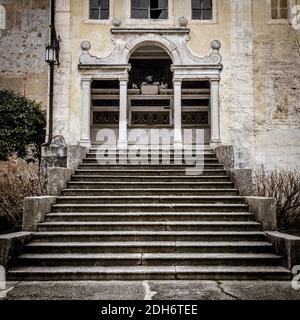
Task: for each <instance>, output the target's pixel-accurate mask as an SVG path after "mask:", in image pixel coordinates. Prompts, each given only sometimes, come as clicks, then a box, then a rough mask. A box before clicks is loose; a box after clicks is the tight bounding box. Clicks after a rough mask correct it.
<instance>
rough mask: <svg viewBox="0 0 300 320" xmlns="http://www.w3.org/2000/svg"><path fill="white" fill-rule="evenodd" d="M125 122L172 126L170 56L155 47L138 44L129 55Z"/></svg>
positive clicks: (142, 126) (154, 126)
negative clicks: (126, 120)
mask: <svg viewBox="0 0 300 320" xmlns="http://www.w3.org/2000/svg"><path fill="white" fill-rule="evenodd" d="M129 64H130V65H131V70H130V72H129V81H128V125H129V127H130V128H149V129H151V128H157V127H164V128H171V127H172V125H173V115H172V105H173V73H172V70H171V66H172V59H171V58H170V56H169V55H168V54H167V52H166V51H165V50H164V49H162V48H161V47H159V46H155V45H144V46H140V47H138V48H137V49H136V50H135V51H134V52H133V53H132V54H131V56H130V59H129Z"/></svg>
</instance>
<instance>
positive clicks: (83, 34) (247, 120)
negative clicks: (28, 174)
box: [0, 0, 300, 169]
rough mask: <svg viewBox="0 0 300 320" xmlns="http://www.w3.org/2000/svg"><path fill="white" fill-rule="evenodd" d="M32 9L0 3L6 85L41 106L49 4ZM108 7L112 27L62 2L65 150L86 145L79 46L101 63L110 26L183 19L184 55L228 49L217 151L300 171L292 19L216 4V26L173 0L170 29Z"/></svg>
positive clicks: (297, 63) (117, 4) (299, 91)
mask: <svg viewBox="0 0 300 320" xmlns="http://www.w3.org/2000/svg"><path fill="white" fill-rule="evenodd" d="M26 3H27V4H25V2H20V1H4V0H0V4H3V5H4V6H5V7H6V10H7V30H0V39H1V52H0V64H1V77H0V86H1V87H11V88H16V89H17V90H19V91H21V92H23V93H26V94H27V95H29V96H31V97H33V98H36V99H37V100H40V101H43V102H45V101H46V79H47V73H46V70H47V66H46V65H45V64H44V62H43V51H44V43H45V42H46V35H47V31H48V28H47V25H48V17H47V15H48V9H47V6H48V1H29V2H26ZM295 3H296V2H295V1H294V0H291V1H290V4H291V5H293V4H295ZM110 4H111V7H110V19H109V20H105V21H91V20H89V19H88V0H84V1H82V0H72V1H70V0H65V1H57V17H56V19H57V23H56V28H57V33H58V34H59V35H60V36H61V38H62V43H61V45H62V50H61V66H60V68H58V69H56V73H55V88H54V91H55V99H54V104H55V105H54V134H55V135H62V136H63V137H64V139H65V141H66V143H67V144H68V145H76V144H78V143H79V142H80V140H81V138H82V137H81V135H82V117H83V112H82V108H83V106H82V85H81V82H82V80H83V77H82V74H81V73H80V71H79V70H78V63H79V57H80V56H81V54H82V49H81V47H80V45H81V43H82V41H85V40H88V41H89V42H90V43H91V47H92V48H91V50H90V52H91V54H92V55H93V56H96V57H99V58H104V57H107V56H109V55H110V54H111V53H112V52H113V51H114V42H113V41H112V39H114V37H115V35H113V34H112V33H111V29H112V28H115V26H113V24H112V20H113V18H118V19H119V20H120V21H119V22H121V25H120V28H123V29H126V28H131V29H138V28H152V29H158V28H165V29H166V28H180V25H179V24H178V19H179V18H180V17H182V16H184V17H186V18H187V19H188V22H189V24H188V26H187V28H189V29H190V33H189V35H188V37H189V39H188V40H189V41H188V42H187V48H188V49H189V50H190V52H191V53H192V54H193V55H194V56H197V57H203V56H206V55H208V54H209V53H210V51H209V50H210V43H211V41H212V40H215V39H218V40H219V41H220V42H221V43H222V48H221V50H220V54H221V55H222V64H223V70H222V73H221V79H220V88H219V98H220V130H221V143H222V144H224V145H233V146H234V150H235V166H236V167H238V168H254V169H255V168H258V167H260V166H261V164H264V165H265V166H267V168H274V167H275V166H287V167H288V168H298V169H299V166H300V162H299V158H300V116H299V109H300V74H299V67H300V53H299V52H300V49H299V48H300V46H299V43H300V32H299V31H297V30H295V29H293V28H292V26H291V25H290V23H289V22H288V20H286V21H278V22H277V21H276V23H275V22H274V21H271V20H270V10H271V9H270V1H268V0H263V1H262V0H215V1H213V4H214V14H213V19H212V20H211V21H195V20H191V1H189V0H186V1H182V0H169V19H167V20H164V21H162V20H160V21H159V20H156V21H154V20H142V21H139V20H137V19H130V1H129V0H126V1H125V0H111V1H110ZM128 37H129V38H130V36H129V35H128ZM162 37H164V35H162ZM175 43H176V41H175ZM23 46H24V47H23ZM22 48H24V49H22ZM22 50H23V51H22ZM177 50H180V48H177ZM25 79H26V80H25ZM25 84H26V85H25ZM24 88H26V90H25V89H24Z"/></svg>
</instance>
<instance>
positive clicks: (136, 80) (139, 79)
mask: <svg viewBox="0 0 300 320" xmlns="http://www.w3.org/2000/svg"><path fill="white" fill-rule="evenodd" d="M129 63H130V64H131V71H130V72H129V87H128V88H129V89H131V88H132V85H133V84H136V85H137V86H138V87H140V86H141V84H142V83H143V82H144V81H145V78H146V77H147V76H153V80H154V82H159V83H161V82H164V83H167V84H168V88H169V89H172V88H173V82H172V78H173V74H172V71H171V65H172V61H171V59H152V60H150V59H131V60H130V61H129Z"/></svg>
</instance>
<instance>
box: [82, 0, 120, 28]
mask: <svg viewBox="0 0 300 320" xmlns="http://www.w3.org/2000/svg"><path fill="white" fill-rule="evenodd" d="M84 18H85V19H84V23H86V24H111V22H112V19H113V18H114V2H113V0H109V18H108V19H103V20H98V19H90V0H85V5H84Z"/></svg>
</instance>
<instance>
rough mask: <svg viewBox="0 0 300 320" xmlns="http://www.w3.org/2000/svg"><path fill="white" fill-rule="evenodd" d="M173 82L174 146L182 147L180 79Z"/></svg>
mask: <svg viewBox="0 0 300 320" xmlns="http://www.w3.org/2000/svg"><path fill="white" fill-rule="evenodd" d="M173 83H174V148H175V149H177V148H178V149H180V148H182V121H181V119H182V108H181V83H182V80H181V79H179V80H178V79H176V80H174V81H173Z"/></svg>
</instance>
